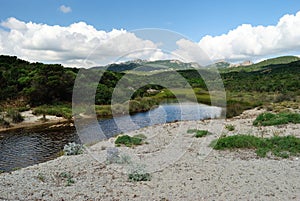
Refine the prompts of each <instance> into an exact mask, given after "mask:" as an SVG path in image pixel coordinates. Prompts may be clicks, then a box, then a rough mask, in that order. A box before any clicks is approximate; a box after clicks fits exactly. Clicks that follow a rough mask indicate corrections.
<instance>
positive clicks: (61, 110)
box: [32, 105, 72, 119]
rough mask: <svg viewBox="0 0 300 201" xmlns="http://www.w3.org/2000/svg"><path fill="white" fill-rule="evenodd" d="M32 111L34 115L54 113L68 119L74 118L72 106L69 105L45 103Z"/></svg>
mask: <svg viewBox="0 0 300 201" xmlns="http://www.w3.org/2000/svg"><path fill="white" fill-rule="evenodd" d="M32 113H33V114H34V115H54V116H57V117H64V118H66V119H71V118H72V108H71V106H69V105H43V106H39V107H37V108H35V109H34V110H33V112H32Z"/></svg>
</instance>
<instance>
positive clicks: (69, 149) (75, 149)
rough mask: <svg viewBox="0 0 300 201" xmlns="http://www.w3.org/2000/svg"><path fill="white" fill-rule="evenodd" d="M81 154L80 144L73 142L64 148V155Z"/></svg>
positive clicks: (81, 147)
mask: <svg viewBox="0 0 300 201" xmlns="http://www.w3.org/2000/svg"><path fill="white" fill-rule="evenodd" d="M82 153H83V146H82V145H81V144H76V143H75V142H72V143H71V142H70V143H69V144H66V145H65V146H64V154H65V155H79V154H82Z"/></svg>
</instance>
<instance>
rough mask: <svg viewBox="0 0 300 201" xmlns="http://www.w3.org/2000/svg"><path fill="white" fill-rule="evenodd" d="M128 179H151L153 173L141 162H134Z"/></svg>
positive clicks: (133, 180)
mask: <svg viewBox="0 0 300 201" xmlns="http://www.w3.org/2000/svg"><path fill="white" fill-rule="evenodd" d="M128 180H129V181H132V182H135V181H150V180H151V175H150V173H147V172H146V170H145V166H144V165H141V164H134V165H133V166H132V167H131V170H130V172H129V174H128Z"/></svg>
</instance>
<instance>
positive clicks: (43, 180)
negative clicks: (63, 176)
mask: <svg viewBox="0 0 300 201" xmlns="http://www.w3.org/2000/svg"><path fill="white" fill-rule="evenodd" d="M37 179H38V180H40V181H41V182H45V180H46V178H45V176H44V175H43V174H42V173H38V175H37Z"/></svg>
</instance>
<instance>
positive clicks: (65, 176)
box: [59, 172, 75, 186]
mask: <svg viewBox="0 0 300 201" xmlns="http://www.w3.org/2000/svg"><path fill="white" fill-rule="evenodd" d="M59 177H61V178H63V179H65V180H66V186H71V184H74V183H75V181H74V179H73V176H72V174H71V173H68V172H62V173H60V174H59Z"/></svg>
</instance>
